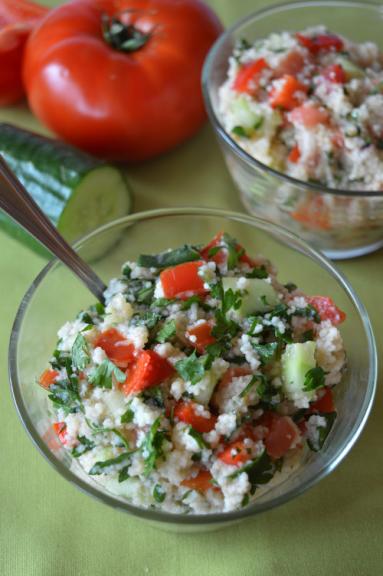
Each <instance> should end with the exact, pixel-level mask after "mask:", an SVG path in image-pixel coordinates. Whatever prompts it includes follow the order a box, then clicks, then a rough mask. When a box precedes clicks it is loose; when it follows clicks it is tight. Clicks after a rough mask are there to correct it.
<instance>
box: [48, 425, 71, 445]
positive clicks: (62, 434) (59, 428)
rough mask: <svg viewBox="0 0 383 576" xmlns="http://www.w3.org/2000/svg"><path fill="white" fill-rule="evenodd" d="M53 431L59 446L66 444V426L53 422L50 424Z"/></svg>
mask: <svg viewBox="0 0 383 576" xmlns="http://www.w3.org/2000/svg"><path fill="white" fill-rule="evenodd" d="M52 427H53V430H54V431H55V433H56V434H57V436H58V438H59V440H60V442H61V444H65V443H66V439H67V438H66V437H67V429H66V424H65V422H55V423H54V424H52Z"/></svg>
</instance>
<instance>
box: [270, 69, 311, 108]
mask: <svg viewBox="0 0 383 576" xmlns="http://www.w3.org/2000/svg"><path fill="white" fill-rule="evenodd" d="M277 82H278V84H277V85H276V86H273V88H272V89H271V91H270V94H269V99H270V105H271V106H272V108H283V109H284V110H293V108H296V107H297V106H299V104H300V103H301V102H302V100H303V99H304V98H305V97H306V93H307V86H305V85H304V84H302V83H301V82H299V80H297V79H296V78H295V77H294V76H291V74H285V75H284V76H283V77H282V78H281V79H280V80H277Z"/></svg>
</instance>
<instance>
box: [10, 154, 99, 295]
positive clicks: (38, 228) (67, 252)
mask: <svg viewBox="0 0 383 576" xmlns="http://www.w3.org/2000/svg"><path fill="white" fill-rule="evenodd" d="M0 208H1V209H2V210H4V212H6V213H7V214H8V215H9V216H11V218H13V220H15V222H17V223H18V224H20V225H21V226H22V227H23V228H24V229H25V230H26V231H27V232H29V234H31V236H33V237H34V238H35V239H36V240H38V241H39V242H40V243H41V244H42V245H43V246H45V248H47V249H48V250H49V251H50V252H51V253H52V254H53V255H54V256H56V258H58V259H59V260H61V262H62V263H63V264H65V266H67V267H68V268H70V269H71V270H72V272H74V274H76V275H77V276H78V277H79V278H80V280H82V281H83V282H84V284H85V285H86V286H87V287H88V288H89V290H90V291H91V292H92V293H93V294H94V295H95V296H96V298H97V299H98V300H99V301H100V302H104V296H103V292H104V290H105V289H106V286H105V284H104V283H103V281H102V280H101V279H100V278H99V277H98V276H97V274H96V273H95V272H94V271H93V270H92V269H91V268H90V267H89V266H88V264H87V263H86V262H84V260H83V259H82V258H80V256H79V255H78V254H77V253H76V252H75V251H74V250H73V248H71V246H70V245H69V244H68V242H67V241H66V240H64V238H63V237H62V236H61V234H60V233H59V232H58V230H57V229H56V228H55V226H53V224H52V223H51V222H50V220H48V218H47V217H46V216H45V214H44V212H43V211H42V210H41V209H40V208H39V207H38V205H37V204H36V202H35V201H34V200H33V198H32V197H31V196H30V194H28V192H27V191H26V189H25V188H24V186H23V185H22V184H21V182H20V181H19V180H18V178H17V177H16V176H15V174H14V173H13V172H12V170H11V169H10V167H9V166H8V164H7V163H6V161H5V160H4V158H3V157H2V155H1V154H0Z"/></svg>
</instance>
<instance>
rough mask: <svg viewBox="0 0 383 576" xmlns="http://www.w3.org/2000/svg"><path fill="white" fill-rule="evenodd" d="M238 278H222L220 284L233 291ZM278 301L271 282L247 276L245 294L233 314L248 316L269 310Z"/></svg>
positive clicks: (236, 287) (240, 316)
mask: <svg viewBox="0 0 383 576" xmlns="http://www.w3.org/2000/svg"><path fill="white" fill-rule="evenodd" d="M237 281H238V278H223V280H222V285H223V289H224V291H225V292H226V291H227V290H229V289H230V288H231V289H232V290H233V291H234V292H235V291H236V290H238V286H237ZM279 303H280V300H279V298H278V294H277V293H276V291H275V290H274V288H273V287H272V285H271V284H269V283H268V282H266V281H265V280H261V279H258V278H248V279H247V286H246V294H244V295H243V296H242V304H241V306H240V307H239V308H238V310H235V311H234V312H233V314H234V315H235V316H237V317H239V318H244V317H245V316H249V314H254V313H260V314H263V313H265V312H269V311H270V310H272V309H273V308H274V307H275V306H276V305H277V304H279Z"/></svg>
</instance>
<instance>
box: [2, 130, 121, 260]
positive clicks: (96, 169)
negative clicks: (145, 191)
mask: <svg viewBox="0 0 383 576" xmlns="http://www.w3.org/2000/svg"><path fill="white" fill-rule="evenodd" d="M0 154H2V155H3V157H4V159H5V160H6V162H7V163H8V164H9V166H10V168H11V169H12V170H13V171H14V172H15V174H16V175H17V177H18V178H19V180H20V181H21V182H22V184H23V185H24V186H25V188H26V190H27V191H28V192H29V194H30V195H31V196H32V197H33V199H34V200H35V201H36V202H37V204H38V205H39V206H40V208H41V209H42V210H43V212H44V213H45V214H46V215H47V216H48V218H49V219H50V220H51V222H52V223H53V224H54V225H55V226H56V227H57V229H58V230H59V232H60V233H61V234H62V235H63V236H64V238H65V239H66V240H68V242H73V241H74V240H77V239H78V238H80V237H81V236H83V235H84V234H87V233H88V232H90V231H91V230H94V229H95V228H97V227H98V226H100V225H102V224H105V223H106V222H109V221H111V220H114V219H115V218H118V217H120V216H124V215H126V214H128V213H129V212H130V211H131V206H132V197H131V192H130V188H129V185H128V183H127V181H126V179H125V176H124V174H123V173H122V172H121V170H119V169H118V168H116V167H115V166H112V165H110V164H107V163H106V162H102V161H100V160H97V159H95V158H93V157H91V156H89V155H88V154H85V153H84V152H81V151H79V150H76V149H75V148H73V147H71V146H68V145H67V144H64V143H63V142H59V141H57V140H53V139H52V138H46V137H44V136H41V135H39V134H35V133H33V132H29V131H27V130H23V129H21V128H17V127H16V126H12V125H10V124H0ZM0 228H1V229H3V230H4V231H5V232H7V233H8V234H9V235H11V236H13V237H14V238H16V239H17V240H20V241H21V242H23V243H24V244H26V245H27V246H29V247H30V248H32V249H33V250H35V251H37V252H38V253H40V254H43V255H45V256H47V255H49V256H50V253H49V252H48V251H47V250H46V249H45V248H43V247H42V246H41V245H40V244H39V243H38V242H37V241H36V240H34V239H33V238H32V237H31V236H30V235H29V234H28V233H27V232H25V230H24V229H23V228H21V227H20V226H19V225H18V224H16V223H15V222H14V221H13V220H12V219H11V218H9V217H8V216H7V215H6V214H5V213H3V212H0ZM104 248H105V247H104Z"/></svg>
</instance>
